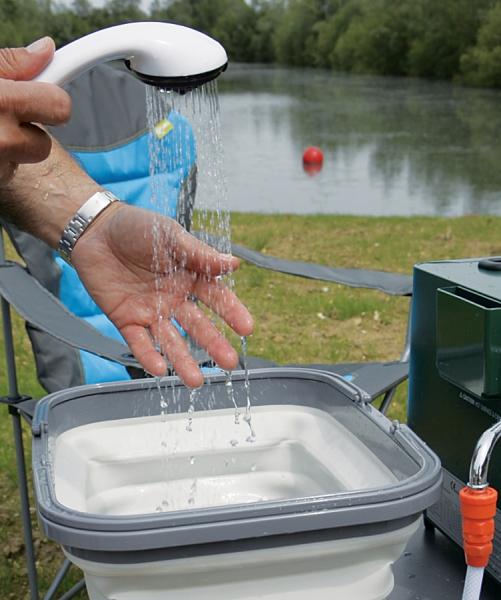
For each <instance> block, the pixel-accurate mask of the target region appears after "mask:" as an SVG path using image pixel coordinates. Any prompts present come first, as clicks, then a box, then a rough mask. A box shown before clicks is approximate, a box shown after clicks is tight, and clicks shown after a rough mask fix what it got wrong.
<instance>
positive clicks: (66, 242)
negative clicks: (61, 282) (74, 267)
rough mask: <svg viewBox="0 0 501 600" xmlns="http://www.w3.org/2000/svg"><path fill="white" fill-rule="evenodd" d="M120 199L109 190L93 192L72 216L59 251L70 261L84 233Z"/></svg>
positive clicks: (60, 241)
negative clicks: (104, 211)
mask: <svg viewBox="0 0 501 600" xmlns="http://www.w3.org/2000/svg"><path fill="white" fill-rule="evenodd" d="M118 200H119V199H118V198H117V197H116V196H115V195H114V194H112V193H111V192H108V191H107V190H104V191H101V192H96V193H95V194H93V195H92V196H91V197H90V198H89V199H88V200H87V201H86V202H84V203H83V204H82V206H81V207H80V208H79V209H78V210H77V212H76V213H75V214H74V215H73V217H71V219H70V220H69V222H68V224H67V225H66V227H65V228H64V231H63V234H62V236H61V239H60V240H59V245H58V252H59V254H60V255H61V256H62V257H63V258H64V260H65V261H66V262H68V263H71V253H72V252H73V248H74V247H75V244H76V243H77V241H78V239H79V238H80V236H81V235H82V233H83V232H84V231H85V230H86V229H87V227H88V226H89V225H90V224H91V223H92V221H94V219H95V218H96V217H97V216H98V215H100V214H101V213H102V212H103V210H105V209H106V208H108V206H109V205H110V204H112V203H113V202H116V201H118Z"/></svg>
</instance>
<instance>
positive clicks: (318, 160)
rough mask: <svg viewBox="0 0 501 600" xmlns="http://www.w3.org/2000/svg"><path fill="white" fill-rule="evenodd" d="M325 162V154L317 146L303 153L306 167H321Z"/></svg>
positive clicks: (310, 147)
mask: <svg viewBox="0 0 501 600" xmlns="http://www.w3.org/2000/svg"><path fill="white" fill-rule="evenodd" d="M323 162H324V153H323V152H322V150H320V148H317V147H316V146H309V147H308V148H306V150H305V151H304V152H303V163H304V164H305V165H321V164H322V163H323Z"/></svg>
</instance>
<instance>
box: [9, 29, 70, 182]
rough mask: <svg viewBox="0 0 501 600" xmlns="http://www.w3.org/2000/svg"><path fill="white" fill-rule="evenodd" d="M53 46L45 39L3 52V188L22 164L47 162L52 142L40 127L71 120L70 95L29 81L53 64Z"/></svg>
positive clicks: (50, 86)
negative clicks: (51, 62) (25, 46)
mask: <svg viewBox="0 0 501 600" xmlns="http://www.w3.org/2000/svg"><path fill="white" fill-rule="evenodd" d="M53 55H54V42H53V41H52V40H51V39H50V38H42V39H41V40H38V41H37V42H34V43H33V44H31V45H30V46H28V47H27V48H3V49H0V185H4V184H5V183H7V182H8V181H9V180H10V179H11V178H12V176H13V175H14V173H15V171H16V167H17V165H18V164H20V163H35V162H40V161H42V160H45V159H46V158H47V156H48V155H49V153H50V150H51V138H50V137H49V135H48V134H47V133H46V132H45V131H44V130H43V129H42V128H41V127H39V126H38V125H35V124H34V123H41V124H43V125H61V124H63V123H65V122H66V121H67V120H68V119H69V118H70V112H71V100H70V97H69V95H68V94H67V93H66V92H65V91H64V90H62V89H61V88H60V87H58V86H56V85H52V84H49V83H38V82H34V81H30V80H31V79H33V77H35V76H36V75H38V74H39V73H40V72H41V71H42V70H43V69H44V68H45V67H46V66H47V64H48V63H49V62H50V61H51V60H52V57H53Z"/></svg>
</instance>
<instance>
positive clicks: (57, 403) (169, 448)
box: [33, 369, 440, 600]
mask: <svg viewBox="0 0 501 600" xmlns="http://www.w3.org/2000/svg"><path fill="white" fill-rule="evenodd" d="M244 383H245V381H244V376H243V373H236V374H234V376H233V391H234V398H235V400H236V402H237V404H238V405H239V406H240V407H242V410H241V414H240V418H239V419H238V421H239V422H238V423H236V422H235V410H234V408H233V404H232V399H231V394H230V393H229V392H230V390H229V389H228V386H227V385H225V378H224V376H219V375H216V376H213V377H211V378H210V380H209V383H207V384H206V385H205V386H204V387H203V388H202V389H201V390H200V391H199V392H198V393H197V394H196V397H195V399H194V406H195V409H196V410H195V412H194V413H193V412H192V411H191V410H189V408H190V403H191V402H192V401H193V396H192V397H191V400H190V392H189V390H187V389H186V388H185V387H184V386H182V385H181V384H180V383H179V381H178V380H177V379H175V378H166V379H163V380H161V382H160V384H159V386H158V387H157V385H156V383H155V381H154V380H151V379H149V380H135V381H129V382H126V383H120V384H116V383H113V384H105V385H93V386H84V387H80V388H73V389H69V390H66V391H63V392H58V393H55V394H52V395H50V396H48V397H46V398H45V399H43V400H42V401H41V402H40V403H39V404H38V407H37V411H36V414H35V418H34V421H33V434H34V437H33V470H34V482H35V491H36V497H37V503H38V511H39V518H40V523H41V526H42V528H43V530H44V532H45V533H46V534H47V536H48V537H50V538H52V539H53V540H56V541H57V542H59V543H60V544H61V545H62V546H63V549H64V551H65V552H66V554H67V556H68V557H69V558H70V560H72V561H73V562H74V563H75V564H77V565H78V566H79V567H81V568H82V570H83V571H84V574H85V578H86V583H87V589H88V593H89V597H90V598H91V600H105V599H106V600H174V599H175V600H188V599H190V600H202V599H203V600H208V599H214V600H215V599H217V600H251V599H252V600H254V599H257V598H260V599H269V600H286V599H287V600H300V599H301V600H304V599H305V598H308V600H325V599H326V598H350V600H356V599H360V600H362V599H363V600H376V599H382V598H385V597H386V596H387V595H388V594H389V593H390V592H391V589H392V587H393V576H392V572H391V564H392V563H393V562H394V561H395V560H396V559H397V558H398V557H399V555H400V554H401V553H402V552H403V550H404V547H405V544H406V542H407V540H408V539H409V537H410V536H411V535H412V534H413V532H414V531H415V530H416V528H417V525H418V522H419V518H420V515H421V513H422V511H423V510H424V509H425V508H427V507H428V506H430V505H431V504H433V503H434V502H435V501H436V500H437V499H438V494H439V489H440V465H439V461H438V459H437V458H436V456H435V455H434V454H433V453H431V452H430V450H429V449H428V448H427V447H426V446H425V445H424V444H423V443H422V442H421V441H420V440H419V439H418V438H417V437H416V436H415V434H413V433H412V431H411V430H410V429H408V428H407V427H406V426H404V425H398V424H392V423H391V422H390V421H388V419H386V418H385V417H384V416H383V415H381V414H380V413H379V412H378V411H377V410H375V409H373V408H372V407H371V406H370V405H369V404H367V403H365V402H364V395H363V393H362V392H361V390H359V389H358V388H356V386H354V385H352V384H351V383H348V382H346V381H345V380H343V379H342V378H340V377H337V376H334V375H331V374H327V373H323V372H321V371H312V370H306V369H304V370H303V369H266V370H257V371H253V372H251V374H250V390H251V398H252V428H253V429H254V432H255V438H254V437H253V436H251V435H250V432H251V428H250V426H249V423H248V422H246V420H245V419H244V417H245V404H246V393H245V385H244Z"/></svg>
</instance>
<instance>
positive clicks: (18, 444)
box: [9, 406, 38, 600]
mask: <svg viewBox="0 0 501 600" xmlns="http://www.w3.org/2000/svg"><path fill="white" fill-rule="evenodd" d="M9 412H10V414H11V416H12V426H13V430H14V443H15V450H16V464H17V479H18V485H19V498H20V501H21V520H22V524H23V537H24V548H25V556H26V569H27V571H28V583H29V586H30V598H31V600H38V577H37V570H36V564H35V548H34V546H33V529H32V526H31V515H30V500H29V494H28V484H27V481H28V480H27V478H26V462H25V458H24V444H23V432H22V427H21V417H20V415H19V412H18V411H17V410H16V408H15V407H14V406H10V407H9Z"/></svg>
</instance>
